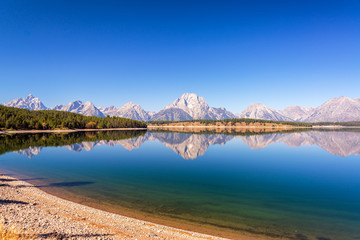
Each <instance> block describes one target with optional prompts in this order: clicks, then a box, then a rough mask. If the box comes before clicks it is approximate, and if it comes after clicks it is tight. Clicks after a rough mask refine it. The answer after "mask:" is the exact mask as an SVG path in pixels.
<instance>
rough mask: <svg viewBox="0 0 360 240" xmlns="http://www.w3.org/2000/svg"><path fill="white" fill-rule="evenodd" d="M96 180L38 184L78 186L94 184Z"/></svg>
mask: <svg viewBox="0 0 360 240" xmlns="http://www.w3.org/2000/svg"><path fill="white" fill-rule="evenodd" d="M94 183H95V182H81V181H79V182H59V183H50V184H49V185H45V186H37V187H76V186H83V185H89V184H94Z"/></svg>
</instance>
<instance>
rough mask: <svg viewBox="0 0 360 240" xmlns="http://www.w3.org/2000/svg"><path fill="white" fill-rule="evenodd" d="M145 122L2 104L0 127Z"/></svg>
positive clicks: (127, 125)
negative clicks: (28, 108)
mask: <svg viewBox="0 0 360 240" xmlns="http://www.w3.org/2000/svg"><path fill="white" fill-rule="evenodd" d="M146 127H147V125H146V123H145V122H142V121H137V120H132V119H128V118H121V117H109V116H108V117H104V118H102V117H95V116H84V115H81V114H77V113H71V112H64V111H55V110H27V109H21V108H14V107H6V106H2V105H0V129H3V130H15V129H16V130H20V129H21V130H55V129H98V128H146Z"/></svg>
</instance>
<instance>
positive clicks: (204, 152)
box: [0, 129, 360, 240]
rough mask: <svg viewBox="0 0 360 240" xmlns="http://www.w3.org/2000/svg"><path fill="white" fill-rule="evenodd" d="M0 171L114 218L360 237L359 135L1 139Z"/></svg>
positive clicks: (222, 230)
mask: <svg viewBox="0 0 360 240" xmlns="http://www.w3.org/2000/svg"><path fill="white" fill-rule="evenodd" d="M0 154H1V155H0V171H1V172H5V173H8V174H12V175H13V176H15V177H19V178H21V179H24V180H26V181H28V182H31V183H32V184H34V185H36V186H38V187H39V188H41V189H43V190H45V191H47V192H50V193H52V194H54V195H57V196H60V197H63V198H66V199H70V200H73V201H75V202H79V203H83V204H86V205H89V206H95V207H97V208H100V209H105V210H108V211H111V212H115V213H121V214H124V215H127V216H132V217H137V218H141V219H145V220H150V221H154V222H157V223H162V224H167V225H171V226H175V227H180V228H183V229H189V230H195V231H200V232H205V233H209V234H214V235H219V236H225V237H230V238H235V239H236V238H238V237H241V236H242V235H244V234H245V235H259V237H260V238H261V236H263V237H264V238H282V239H301V240H306V239H309V240H310V239H314V240H330V239H331V240H334V239H339V240H340V239H341V240H347V239H360V187H359V186H360V155H359V154H360V131H359V130H356V129H355V130H351V129H346V130H338V131H320V130H318V131H298V132H297V131H291V132H275V133H252V132H248V131H247V132H241V133H237V132H226V133H215V132H209V131H207V132H200V133H199V132H198V133H184V132H164V131H158V132H146V131H106V132H77V133H68V134H49V133H47V134H14V135H2V136H0Z"/></svg>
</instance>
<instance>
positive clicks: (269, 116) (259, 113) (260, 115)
mask: <svg viewBox="0 0 360 240" xmlns="http://www.w3.org/2000/svg"><path fill="white" fill-rule="evenodd" d="M239 117H240V118H253V119H264V120H274V121H291V120H292V119H290V118H288V117H286V116H284V115H282V114H281V113H280V112H279V111H277V110H274V109H272V108H269V107H268V106H265V105H264V104H261V103H253V104H250V105H249V106H248V107H247V108H246V109H245V110H244V111H243V112H242V113H241V114H240V115H239Z"/></svg>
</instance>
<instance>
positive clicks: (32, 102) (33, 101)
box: [3, 94, 47, 110]
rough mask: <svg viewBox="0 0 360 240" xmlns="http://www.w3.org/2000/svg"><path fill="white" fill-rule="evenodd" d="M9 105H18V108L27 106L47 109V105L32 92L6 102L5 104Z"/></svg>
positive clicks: (31, 108)
mask: <svg viewBox="0 0 360 240" xmlns="http://www.w3.org/2000/svg"><path fill="white" fill-rule="evenodd" d="M3 105H4V106H8V107H17V108H25V109H29V110H45V109H47V107H45V105H44V104H43V103H42V102H41V101H40V99H39V98H37V97H34V96H33V95H32V94H29V95H28V96H26V97H24V98H17V99H14V100H12V101H10V102H6V103H4V104H3Z"/></svg>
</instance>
